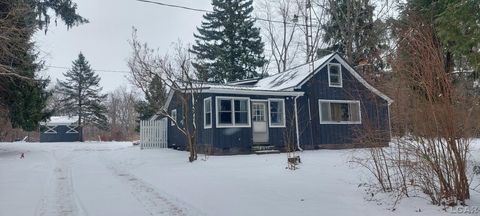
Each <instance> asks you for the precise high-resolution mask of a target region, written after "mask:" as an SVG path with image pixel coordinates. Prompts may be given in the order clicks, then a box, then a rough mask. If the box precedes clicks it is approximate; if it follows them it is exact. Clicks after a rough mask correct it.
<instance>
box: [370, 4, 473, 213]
mask: <svg viewBox="0 0 480 216" xmlns="http://www.w3.org/2000/svg"><path fill="white" fill-rule="evenodd" d="M406 15H407V16H406V19H405V20H404V22H402V24H400V26H399V27H398V28H399V32H398V33H399V36H400V42H399V48H398V49H397V53H396V56H395V60H394V61H393V62H392V65H393V70H394V72H395V75H396V77H395V80H394V82H392V84H391V85H392V86H393V87H394V88H395V89H394V90H393V91H400V92H401V93H399V94H397V96H398V100H399V101H400V102H397V103H395V105H394V107H393V110H394V111H395V112H394V113H393V116H394V117H393V120H394V121H396V120H397V119H398V118H399V117H400V118H403V117H406V118H408V122H407V123H406V125H407V127H403V125H405V123H402V126H400V127H394V129H396V130H397V132H398V131H401V133H397V134H400V135H401V134H404V136H403V137H398V138H396V139H394V142H393V146H392V148H389V149H379V148H376V147H374V148H371V149H368V154H367V157H365V158H363V160H361V164H362V165H363V166H365V167H367V168H368V169H369V170H370V171H371V172H372V174H373V175H374V176H375V178H376V179H377V181H378V183H379V185H381V188H382V189H383V190H384V191H393V192H396V193H397V194H398V197H401V196H408V195H409V194H410V192H415V193H416V192H418V191H420V192H423V193H424V194H425V195H427V196H428V197H429V198H430V200H431V201H432V203H433V204H436V205H447V206H453V205H458V204H461V205H465V204H466V201H467V200H468V199H469V197H470V185H469V182H470V181H469V175H468V172H469V170H470V169H469V168H468V156H469V152H470V145H469V144H470V139H471V137H472V136H473V135H474V134H475V132H476V130H477V129H476V127H475V124H476V122H475V121H472V115H473V113H474V111H475V110H478V105H477V102H478V98H475V97H472V96H467V97H466V96H465V94H463V93H462V91H461V89H462V88H459V87H458V86H455V83H454V77H452V76H451V75H452V74H450V73H448V71H449V66H448V64H445V63H446V61H448V59H447V58H446V57H445V55H444V50H443V48H442V46H441V43H440V42H439V40H438V38H437V36H436V35H435V31H434V29H433V25H432V24H431V23H429V22H428V20H425V19H423V18H422V17H421V16H418V15H416V14H406ZM396 99H397V98H396ZM394 131H395V130H394ZM366 134H367V135H365V137H369V136H368V134H372V135H373V134H375V132H374V131H370V132H368V131H367V132H366ZM370 137H374V136H370ZM363 142H367V143H369V142H370V143H374V142H375V140H374V139H371V140H370V141H369V140H368V139H364V140H363Z"/></svg>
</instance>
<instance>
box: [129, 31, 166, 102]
mask: <svg viewBox="0 0 480 216" xmlns="http://www.w3.org/2000/svg"><path fill="white" fill-rule="evenodd" d="M130 46H131V47H132V48H133V50H134V51H133V53H132V57H131V58H130V59H129V60H128V67H129V68H130V75H129V76H128V79H129V81H130V83H131V84H133V85H134V86H135V87H137V88H138V89H140V90H141V91H142V92H143V94H144V95H145V99H146V100H147V102H148V103H150V105H151V106H152V107H153V108H154V109H157V110H158V109H160V108H161V107H162V106H163V105H164V103H165V101H166V89H165V86H164V85H162V84H163V82H162V81H161V78H160V77H159V74H161V70H162V67H163V65H162V64H163V62H161V59H162V56H159V55H158V54H157V52H156V50H154V49H151V48H149V47H148V45H147V44H146V43H141V42H140V41H139V40H138V38H137V29H135V28H133V30H132V40H131V41H130Z"/></svg>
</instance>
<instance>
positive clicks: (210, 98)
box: [203, 97, 213, 129]
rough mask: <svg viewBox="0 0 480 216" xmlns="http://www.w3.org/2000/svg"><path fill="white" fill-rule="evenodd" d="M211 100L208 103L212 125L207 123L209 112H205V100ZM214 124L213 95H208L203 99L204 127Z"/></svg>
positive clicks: (207, 127) (208, 127)
mask: <svg viewBox="0 0 480 216" xmlns="http://www.w3.org/2000/svg"><path fill="white" fill-rule="evenodd" d="M207 101H210V102H209V103H208V105H210V125H207V112H205V110H206V109H205V107H206V106H205V105H206V104H205V102H207ZM212 126H213V106H212V97H208V98H205V99H203V128H204V129H210V128H212Z"/></svg>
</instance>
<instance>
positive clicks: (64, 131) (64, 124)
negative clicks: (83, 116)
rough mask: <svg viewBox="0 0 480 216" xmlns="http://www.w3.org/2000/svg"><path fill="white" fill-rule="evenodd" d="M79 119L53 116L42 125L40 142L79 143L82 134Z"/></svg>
mask: <svg viewBox="0 0 480 216" xmlns="http://www.w3.org/2000/svg"><path fill="white" fill-rule="evenodd" d="M77 122H78V117H75V116H74V117H69V116H52V117H50V119H49V120H48V121H46V122H43V123H42V124H41V125H40V142H78V141H81V138H82V134H81V130H80V127H79V126H78V125H77Z"/></svg>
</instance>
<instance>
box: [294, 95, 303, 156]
mask: <svg viewBox="0 0 480 216" xmlns="http://www.w3.org/2000/svg"><path fill="white" fill-rule="evenodd" d="M299 97H300V95H297V96H296V97H295V101H294V103H295V129H296V133H297V148H298V150H300V151H303V149H302V148H301V147H300V132H299V129H298V110H297V99H298V98H299Z"/></svg>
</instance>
